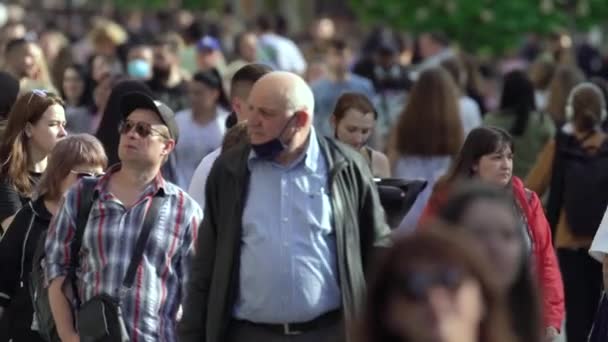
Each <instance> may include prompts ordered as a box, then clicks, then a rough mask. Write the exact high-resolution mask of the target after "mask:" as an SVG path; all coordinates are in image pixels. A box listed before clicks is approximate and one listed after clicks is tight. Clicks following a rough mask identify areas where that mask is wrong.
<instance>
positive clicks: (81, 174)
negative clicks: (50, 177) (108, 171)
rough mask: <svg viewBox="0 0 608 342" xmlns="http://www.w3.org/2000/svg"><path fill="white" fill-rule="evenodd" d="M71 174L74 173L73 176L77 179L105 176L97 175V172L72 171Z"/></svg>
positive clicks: (102, 173)
mask: <svg viewBox="0 0 608 342" xmlns="http://www.w3.org/2000/svg"><path fill="white" fill-rule="evenodd" d="M70 172H71V173H73V174H75V175H76V178H78V179H80V178H84V177H99V176H103V175H105V173H104V172H100V173H95V172H88V171H76V170H71V171H70Z"/></svg>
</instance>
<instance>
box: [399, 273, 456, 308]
mask: <svg viewBox="0 0 608 342" xmlns="http://www.w3.org/2000/svg"><path fill="white" fill-rule="evenodd" d="M463 279H464V273H463V272H461V271H460V270H456V269H443V270H439V271H424V272H411V273H409V274H407V275H406V276H405V277H402V278H401V279H398V280H397V284H395V289H396V290H397V292H398V293H400V294H402V295H404V296H405V297H406V298H408V299H410V300H412V301H423V300H426V299H427V297H428V293H429V290H430V289H432V288H434V287H443V288H446V289H448V290H450V291H456V290H457V289H458V288H459V287H460V285H461V284H462V281H463Z"/></svg>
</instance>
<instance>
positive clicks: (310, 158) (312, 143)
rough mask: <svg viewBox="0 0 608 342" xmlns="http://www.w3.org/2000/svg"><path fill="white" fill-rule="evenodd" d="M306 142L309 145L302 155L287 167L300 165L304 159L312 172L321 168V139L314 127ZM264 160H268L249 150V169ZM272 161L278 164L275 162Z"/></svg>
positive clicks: (305, 165) (307, 167) (306, 166)
mask: <svg viewBox="0 0 608 342" xmlns="http://www.w3.org/2000/svg"><path fill="white" fill-rule="evenodd" d="M306 144H307V146H306V150H305V151H304V153H302V155H300V156H299V157H298V158H296V160H294V161H293V162H292V163H291V164H290V165H288V166H287V167H286V168H287V169H291V168H293V167H295V166H297V165H299V164H300V163H301V162H302V160H304V167H305V168H306V170H308V171H310V172H316V171H317V169H318V168H319V153H321V152H320V149H319V140H318V138H317V133H316V131H315V129H314V127H311V128H310V134H309V135H308V141H307V142H306ZM262 162H266V161H265V160H263V159H260V158H258V157H257V155H256V154H255V151H254V150H253V149H252V150H251V152H249V157H248V159H247V165H248V166H249V170H251V169H252V167H253V165H255V164H256V163H262ZM271 163H273V164H276V163H275V162H271Z"/></svg>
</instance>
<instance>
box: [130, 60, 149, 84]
mask: <svg viewBox="0 0 608 342" xmlns="http://www.w3.org/2000/svg"><path fill="white" fill-rule="evenodd" d="M127 73H128V74H129V76H131V77H134V78H138V79H148V78H150V76H152V66H151V65H150V63H148V62H147V61H145V60H143V59H134V60H132V61H130V62H129V63H128V64H127Z"/></svg>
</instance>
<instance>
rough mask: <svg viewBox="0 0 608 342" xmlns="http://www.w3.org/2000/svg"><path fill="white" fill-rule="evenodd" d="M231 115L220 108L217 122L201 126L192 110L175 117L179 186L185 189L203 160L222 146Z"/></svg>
mask: <svg viewBox="0 0 608 342" xmlns="http://www.w3.org/2000/svg"><path fill="white" fill-rule="evenodd" d="M229 114H230V113H228V112H227V111H225V110H223V109H221V108H219V107H218V109H217V115H216V117H215V120H212V121H210V122H209V123H208V124H206V125H204V126H201V125H199V124H198V123H196V122H195V121H194V119H193V117H192V111H191V110H190V109H186V110H183V111H181V112H179V113H177V114H176V115H175V120H176V122H177V126H178V127H179V142H178V143H177V146H176V147H175V155H176V159H177V185H178V186H179V187H181V188H183V189H185V188H186V187H187V186H188V185H189V184H190V180H191V179H192V175H193V174H194V170H195V169H196V167H197V166H198V164H199V163H200V162H201V160H202V159H203V158H204V157H205V156H206V155H208V154H209V153H211V152H213V151H214V150H215V149H217V148H218V147H220V146H222V140H223V139H224V133H225V132H226V118H227V117H228V115H229Z"/></svg>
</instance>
